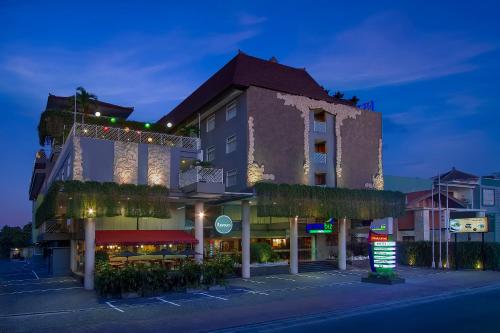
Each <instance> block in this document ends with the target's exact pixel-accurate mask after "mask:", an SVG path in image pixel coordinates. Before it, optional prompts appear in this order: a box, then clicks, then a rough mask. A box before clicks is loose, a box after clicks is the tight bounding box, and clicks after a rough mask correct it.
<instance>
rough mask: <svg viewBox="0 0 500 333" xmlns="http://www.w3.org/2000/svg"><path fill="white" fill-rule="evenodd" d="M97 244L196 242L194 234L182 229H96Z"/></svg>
mask: <svg viewBox="0 0 500 333" xmlns="http://www.w3.org/2000/svg"><path fill="white" fill-rule="evenodd" d="M95 243H96V245H112V244H113V245H114V244H122V245H138V244H145V245H146V244H154V245H161V244H171V243H173V244H195V243H198V241H197V240H196V238H194V236H193V235H191V234H189V233H187V232H185V231H182V230H96V232H95Z"/></svg>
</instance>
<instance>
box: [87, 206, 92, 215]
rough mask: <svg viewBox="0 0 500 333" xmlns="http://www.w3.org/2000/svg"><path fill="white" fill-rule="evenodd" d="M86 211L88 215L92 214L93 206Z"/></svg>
mask: <svg viewBox="0 0 500 333" xmlns="http://www.w3.org/2000/svg"><path fill="white" fill-rule="evenodd" d="M87 212H88V213H89V216H91V215H94V209H93V208H89V209H88V211H87Z"/></svg>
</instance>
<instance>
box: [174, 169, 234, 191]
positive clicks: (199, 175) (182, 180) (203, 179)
mask: <svg viewBox="0 0 500 333" xmlns="http://www.w3.org/2000/svg"><path fill="white" fill-rule="evenodd" d="M194 183H213V184H223V183H224V170H223V169H216V168H203V167H201V166H195V167H193V168H190V169H188V170H186V171H184V172H181V173H180V174H179V187H181V188H182V187H185V186H188V185H191V184H194Z"/></svg>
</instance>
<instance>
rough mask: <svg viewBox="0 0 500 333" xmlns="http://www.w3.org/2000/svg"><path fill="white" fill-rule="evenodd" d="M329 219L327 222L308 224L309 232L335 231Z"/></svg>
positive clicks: (326, 232)
mask: <svg viewBox="0 0 500 333" xmlns="http://www.w3.org/2000/svg"><path fill="white" fill-rule="evenodd" d="M331 220H332V219H330V220H328V221H327V222H325V223H310V224H307V225H306V232H307V233H308V234H331V233H332V232H333V224H332V223H331V222H329V221H331Z"/></svg>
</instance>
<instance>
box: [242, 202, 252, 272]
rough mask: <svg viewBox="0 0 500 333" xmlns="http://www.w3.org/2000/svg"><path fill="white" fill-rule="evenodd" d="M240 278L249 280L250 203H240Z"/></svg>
mask: <svg viewBox="0 0 500 333" xmlns="http://www.w3.org/2000/svg"><path fill="white" fill-rule="evenodd" d="M241 277H243V278H245V279H248V278H250V203H249V202H248V200H243V201H242V202H241Z"/></svg>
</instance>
